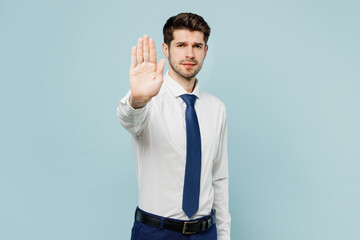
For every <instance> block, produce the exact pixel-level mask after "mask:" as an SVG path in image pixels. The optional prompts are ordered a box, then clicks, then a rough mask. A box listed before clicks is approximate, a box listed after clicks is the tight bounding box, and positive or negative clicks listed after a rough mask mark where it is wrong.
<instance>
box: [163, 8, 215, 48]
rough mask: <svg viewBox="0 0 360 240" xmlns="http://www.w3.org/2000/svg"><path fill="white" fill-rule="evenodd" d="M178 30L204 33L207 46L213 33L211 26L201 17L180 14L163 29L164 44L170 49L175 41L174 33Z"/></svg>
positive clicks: (169, 20) (168, 21) (191, 14)
mask: <svg viewBox="0 0 360 240" xmlns="http://www.w3.org/2000/svg"><path fill="white" fill-rule="evenodd" d="M178 29H187V30H189V31H200V32H202V33H203V34H204V41H205V44H207V41H208V39H209V36H210V31H211V30H210V27H209V25H208V24H207V23H206V22H205V20H204V19H203V18H202V17H201V16H199V15H196V14H194V13H179V14H178V15H176V16H173V17H171V18H169V19H168V20H167V21H166V23H165V25H164V28H163V35H164V43H166V44H167V45H168V46H169V47H170V43H171V41H172V40H174V36H173V33H174V31H175V30H178Z"/></svg>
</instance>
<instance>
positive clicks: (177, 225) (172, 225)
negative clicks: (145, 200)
mask: <svg viewBox="0 0 360 240" xmlns="http://www.w3.org/2000/svg"><path fill="white" fill-rule="evenodd" d="M215 217H216V216H215V210H213V213H212V214H211V215H210V216H209V217H206V218H202V219H201V220H192V221H174V220H169V219H166V218H165V219H164V220H163V227H164V228H165V229H168V230H172V231H176V232H181V233H183V234H194V233H199V232H203V231H206V230H208V229H209V228H211V226H212V225H213V224H215V222H216V218H215ZM135 220H136V221H138V222H141V223H144V224H147V225H149V226H152V227H158V228H159V227H161V217H157V216H153V215H150V214H147V213H145V212H143V211H141V210H139V209H136V213H135Z"/></svg>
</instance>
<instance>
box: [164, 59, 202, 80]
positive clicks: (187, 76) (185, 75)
mask: <svg viewBox="0 0 360 240" xmlns="http://www.w3.org/2000/svg"><path fill="white" fill-rule="evenodd" d="M168 60H169V65H170V67H171V68H172V70H174V72H175V73H176V74H178V75H179V76H180V77H182V78H184V79H186V80H191V79H192V78H194V77H195V76H196V75H197V74H198V73H199V72H200V70H201V68H202V62H201V63H200V64H199V62H197V61H195V60H192V61H189V60H183V61H180V62H179V63H173V62H172V61H171V55H169V57H168ZM183 62H192V63H195V64H196V65H195V67H194V69H193V70H192V71H189V72H185V71H182V70H181V69H180V67H181V64H182V63H183Z"/></svg>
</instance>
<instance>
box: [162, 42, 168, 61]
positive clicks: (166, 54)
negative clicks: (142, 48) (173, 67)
mask: <svg viewBox="0 0 360 240" xmlns="http://www.w3.org/2000/svg"><path fill="white" fill-rule="evenodd" d="M162 50H163V53H164V56H165V57H166V58H168V57H169V47H168V45H167V44H166V43H163V44H162Z"/></svg>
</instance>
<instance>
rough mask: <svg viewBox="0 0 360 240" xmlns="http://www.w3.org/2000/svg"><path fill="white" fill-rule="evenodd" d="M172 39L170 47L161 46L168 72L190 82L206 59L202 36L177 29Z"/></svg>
mask: <svg viewBox="0 0 360 240" xmlns="http://www.w3.org/2000/svg"><path fill="white" fill-rule="evenodd" d="M173 37H174V39H173V40H172V41H171V43H170V47H168V46H167V45H166V44H165V43H164V44H163V51H164V55H165V57H167V58H168V60H169V64H170V67H171V69H170V71H171V70H172V71H174V72H175V74H177V75H179V76H180V77H182V78H185V79H188V80H190V79H192V78H193V77H195V76H196V74H197V73H198V72H199V71H200V69H201V67H202V64H203V61H204V59H205V57H206V53H207V50H208V46H207V45H205V42H204V34H203V33H202V32H200V31H192V32H191V31H189V30H184V29H178V30H175V31H174V32H173Z"/></svg>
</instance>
